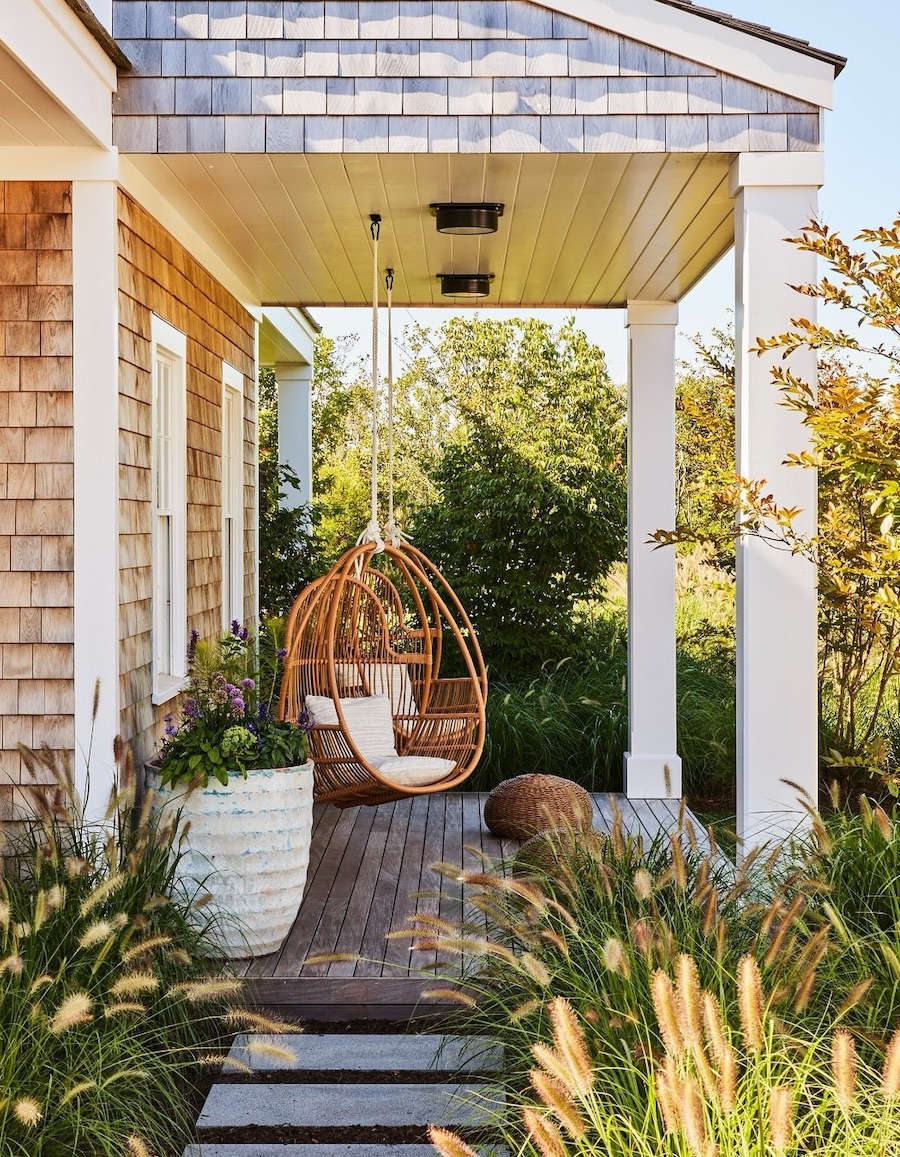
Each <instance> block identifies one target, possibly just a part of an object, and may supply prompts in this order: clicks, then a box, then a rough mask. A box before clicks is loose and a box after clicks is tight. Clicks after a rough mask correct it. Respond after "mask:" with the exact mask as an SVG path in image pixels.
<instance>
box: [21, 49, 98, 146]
mask: <svg viewBox="0 0 900 1157" xmlns="http://www.w3.org/2000/svg"><path fill="white" fill-rule="evenodd" d="M94 143H95V142H94V140H93V139H92V138H91V136H90V135H89V134H88V133H87V132H85V130H84V129H83V128H82V127H81V125H79V123H78V121H77V120H76V119H75V118H74V117H73V116H72V114H71V113H70V112H69V111H68V110H67V109H65V108H63V106H62V105H61V104H59V103H58V102H57V101H56V100H54V98H53V97H52V96H51V95H50V94H49V93H48V92H47V90H46V89H45V88H43V86H42V85H40V84H38V82H37V81H36V80H35V79H34V77H32V76H31V75H30V74H29V73H28V72H27V71H26V70H25V69H24V68H23V67H22V66H21V65H20V64H19V62H18V61H17V60H16V59H15V58H14V57H13V56H12V55H11V54H10V53H9V52H7V51H6V50H5V49H4V48H0V146H6V145H12V146H19V145H92V144H94Z"/></svg>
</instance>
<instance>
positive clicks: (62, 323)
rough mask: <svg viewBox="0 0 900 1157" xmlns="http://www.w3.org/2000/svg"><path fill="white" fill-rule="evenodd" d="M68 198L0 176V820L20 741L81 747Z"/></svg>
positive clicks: (15, 805) (13, 813) (14, 788)
mask: <svg viewBox="0 0 900 1157" xmlns="http://www.w3.org/2000/svg"><path fill="white" fill-rule="evenodd" d="M71 199H72V198H71V186H70V184H69V183H68V182H49V181H45V182H31V181H6V182H0V716H2V722H0V823H3V822H6V821H8V820H11V819H15V818H17V817H19V816H21V815H23V814H24V811H25V809H26V808H27V800H26V798H25V796H24V794H23V792H22V790H21V787H20V785H21V784H22V783H23V782H30V777H29V776H28V774H27V773H26V772H25V771H24V768H23V767H22V764H21V759H20V757H19V753H18V751H17V750H16V745H17V744H18V743H25V744H28V745H29V746H40V745H42V744H47V746H48V747H49V748H51V750H53V751H56V752H60V753H62V752H71V750H72V748H73V747H74V716H73V712H74V689H73V683H72V675H73V639H74V634H73V631H74V612H73V573H72V568H73V537H72V536H73V529H74V527H73V499H74V467H73V457H72V453H73V445H72V356H71V355H72V251H71V244H72V214H71Z"/></svg>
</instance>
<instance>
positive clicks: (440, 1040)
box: [229, 1033, 502, 1073]
mask: <svg viewBox="0 0 900 1157" xmlns="http://www.w3.org/2000/svg"><path fill="white" fill-rule="evenodd" d="M248 1046H249V1047H248ZM271 1050H277V1051H278V1053H280V1054H289V1056H285V1055H277V1054H276V1053H275V1052H273V1051H271ZM229 1056H230V1057H231V1058H232V1059H233V1060H235V1061H238V1062H239V1063H240V1064H242V1065H247V1066H248V1067H249V1068H250V1069H252V1070H253V1071H254V1072H261V1073H262V1072H277V1071H282V1072H290V1071H302V1072H314V1071H317V1070H318V1071H321V1072H329V1071H330V1072H443V1073H462V1072H498V1071H499V1070H500V1068H501V1061H502V1056H501V1053H500V1050H499V1049H497V1048H493V1047H492V1046H491V1043H490V1041H489V1040H487V1039H486V1038H484V1037H465V1036H449V1035H447V1036H445V1035H443V1034H441V1033H421V1034H419V1035H415V1036H413V1035H400V1034H399V1033H398V1034H388V1033H381V1034H378V1033H372V1034H364V1033H354V1034H349V1033H323V1034H321V1035H317V1034H312V1033H309V1034H307V1033H285V1034H266V1033H254V1034H252V1035H251V1034H241V1035H240V1036H239V1037H238V1038H237V1039H236V1040H235V1042H234V1045H233V1046H232V1049H231V1052H230V1053H229Z"/></svg>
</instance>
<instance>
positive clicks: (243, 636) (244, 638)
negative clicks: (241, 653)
mask: <svg viewBox="0 0 900 1157" xmlns="http://www.w3.org/2000/svg"><path fill="white" fill-rule="evenodd" d="M249 637H250V631H249V629H248V628H247V627H241V631H240V634H239V635H238V638H239V639H240V640H241V642H242V643H246V642H247V639H248V638H249Z"/></svg>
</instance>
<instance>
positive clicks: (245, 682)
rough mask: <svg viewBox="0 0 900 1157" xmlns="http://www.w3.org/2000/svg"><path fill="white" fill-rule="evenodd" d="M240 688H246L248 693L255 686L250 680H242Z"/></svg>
mask: <svg viewBox="0 0 900 1157" xmlns="http://www.w3.org/2000/svg"><path fill="white" fill-rule="evenodd" d="M241 686H242V687H246V688H247V690H248V691H252V690H253V689H254V688H255V687H256V684H255V683H254V682H253V680H252V679H242V680H241Z"/></svg>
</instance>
